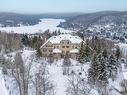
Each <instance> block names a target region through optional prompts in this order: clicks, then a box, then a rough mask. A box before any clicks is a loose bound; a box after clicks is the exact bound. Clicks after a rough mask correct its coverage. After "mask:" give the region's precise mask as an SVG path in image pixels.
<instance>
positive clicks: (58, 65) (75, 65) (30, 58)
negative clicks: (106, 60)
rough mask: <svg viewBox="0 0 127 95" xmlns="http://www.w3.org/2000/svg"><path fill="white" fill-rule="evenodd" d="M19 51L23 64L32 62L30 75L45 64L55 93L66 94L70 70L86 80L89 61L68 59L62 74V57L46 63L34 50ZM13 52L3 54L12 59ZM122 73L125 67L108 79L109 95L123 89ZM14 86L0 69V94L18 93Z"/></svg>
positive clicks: (125, 71)
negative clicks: (37, 56) (113, 78)
mask: <svg viewBox="0 0 127 95" xmlns="http://www.w3.org/2000/svg"><path fill="white" fill-rule="evenodd" d="M20 52H22V54H21V55H22V58H23V61H24V63H25V64H29V63H31V62H32V64H33V68H32V69H31V74H32V75H33V74H34V73H36V71H37V70H38V67H39V66H40V64H42V63H43V64H46V67H47V70H48V72H49V76H50V81H52V82H53V84H54V85H55V95H67V94H66V89H67V86H68V79H69V78H70V77H71V74H72V71H73V72H74V73H75V74H79V73H82V76H83V78H84V79H85V80H86V81H87V77H88V69H89V63H86V64H84V65H83V64H80V63H79V62H77V61H76V60H73V59H70V61H71V66H70V67H69V71H68V73H67V74H66V75H64V74H63V69H64V68H63V59H60V60H57V61H54V62H53V63H52V64H49V63H48V64H47V62H46V61H45V60H36V58H35V50H28V49H24V50H23V51H20ZM15 53H16V52H13V53H10V54H8V55H9V56H7V55H5V57H6V58H10V59H11V60H14V56H15ZM10 55H11V56H10ZM122 68H123V65H122ZM121 71H122V72H121ZM124 73H125V74H127V69H122V70H120V73H119V74H118V77H117V78H116V79H115V81H112V80H109V82H110V83H109V87H108V89H110V92H109V93H110V94H109V95H117V94H116V93H117V92H116V90H115V89H119V90H121V89H123V88H121V86H120V84H119V83H121V81H122V80H123V78H124ZM125 76H126V75H125ZM126 78H127V76H126ZM14 88H15V87H14V85H13V79H12V78H11V77H9V76H4V75H3V74H2V73H1V70H0V92H2V94H0V95H19V94H18V90H17V89H14ZM32 89H33V88H32ZM32 89H30V90H29V95H35V94H34V92H33V90H32ZM8 93H9V94H8ZM89 95H98V93H97V91H96V90H94V89H92V90H91V92H90V93H89ZM118 95H119V94H118Z"/></svg>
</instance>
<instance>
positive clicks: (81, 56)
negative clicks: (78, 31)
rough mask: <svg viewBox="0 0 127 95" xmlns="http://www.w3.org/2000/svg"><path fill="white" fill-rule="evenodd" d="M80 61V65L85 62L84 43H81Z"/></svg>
mask: <svg viewBox="0 0 127 95" xmlns="http://www.w3.org/2000/svg"><path fill="white" fill-rule="evenodd" d="M78 61H79V62H80V63H83V62H84V61H85V53H84V44H83V42H82V43H81V47H80V50H79V54H78Z"/></svg>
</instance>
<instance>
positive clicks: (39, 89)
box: [32, 65, 55, 95]
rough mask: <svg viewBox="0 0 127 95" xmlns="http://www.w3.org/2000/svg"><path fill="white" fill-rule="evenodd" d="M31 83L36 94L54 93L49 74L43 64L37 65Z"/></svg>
mask: <svg viewBox="0 0 127 95" xmlns="http://www.w3.org/2000/svg"><path fill="white" fill-rule="evenodd" d="M32 83H33V85H34V87H35V90H36V95H54V93H55V90H54V85H53V83H52V82H51V81H50V80H49V74H48V71H47V69H46V66H44V65H40V66H39V68H38V72H37V73H36V74H35V76H34V79H33V80H32Z"/></svg>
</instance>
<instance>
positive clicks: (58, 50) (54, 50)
mask: <svg viewBox="0 0 127 95" xmlns="http://www.w3.org/2000/svg"><path fill="white" fill-rule="evenodd" d="M61 52H62V51H61V50H60V49H58V48H55V49H53V53H61Z"/></svg>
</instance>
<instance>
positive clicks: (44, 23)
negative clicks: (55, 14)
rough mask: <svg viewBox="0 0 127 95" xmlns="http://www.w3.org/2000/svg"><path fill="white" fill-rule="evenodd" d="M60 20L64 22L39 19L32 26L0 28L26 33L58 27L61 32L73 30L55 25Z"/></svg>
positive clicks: (53, 29)
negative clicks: (37, 22) (39, 20)
mask: <svg viewBox="0 0 127 95" xmlns="http://www.w3.org/2000/svg"><path fill="white" fill-rule="evenodd" d="M60 22H65V20H64V19H50V18H49V19H41V22H39V24H36V25H33V26H20V27H0V30H1V31H3V32H7V33H20V34H22V33H28V34H34V33H42V32H44V31H46V30H48V29H49V30H50V31H52V32H53V31H55V30H58V29H60V30H61V32H63V33H66V32H67V33H68V32H73V31H70V30H65V29H63V28H60V27H57V26H58V25H59V24H60Z"/></svg>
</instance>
